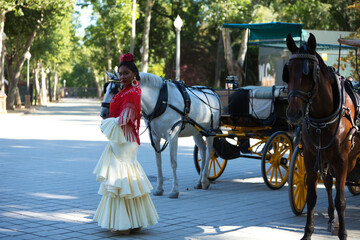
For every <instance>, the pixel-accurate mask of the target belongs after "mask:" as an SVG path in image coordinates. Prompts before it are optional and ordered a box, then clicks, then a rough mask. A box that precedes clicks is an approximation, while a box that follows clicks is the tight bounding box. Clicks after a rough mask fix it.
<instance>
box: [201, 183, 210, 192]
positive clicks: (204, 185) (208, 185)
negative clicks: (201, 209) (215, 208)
mask: <svg viewBox="0 0 360 240" xmlns="http://www.w3.org/2000/svg"><path fill="white" fill-rule="evenodd" d="M209 187H210V183H209V184H202V189H204V190H208V189H209Z"/></svg>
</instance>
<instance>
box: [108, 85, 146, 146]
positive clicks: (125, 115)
mask: <svg viewBox="0 0 360 240" xmlns="http://www.w3.org/2000/svg"><path fill="white" fill-rule="evenodd" d="M139 85H140V84H138V85H137V86H135V87H134V86H132V84H130V85H129V86H126V87H125V88H124V89H122V90H121V91H120V92H119V93H118V94H116V95H115V96H114V97H113V98H112V99H111V102H110V110H109V117H113V118H117V117H119V122H118V124H119V126H120V127H121V128H122V130H123V131H124V135H125V138H126V140H127V141H129V142H135V141H136V142H137V143H138V144H139V145H140V138H139V128H140V112H141V89H140V86H139Z"/></svg>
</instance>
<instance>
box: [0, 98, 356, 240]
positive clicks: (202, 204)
mask: <svg viewBox="0 0 360 240" xmlns="http://www.w3.org/2000/svg"><path fill="white" fill-rule="evenodd" d="M99 106H100V102H99V101H98V100H94V99H62V101H61V102H60V103H52V104H49V105H48V106H47V107H37V108H36V109H32V110H31V111H27V110H24V109H22V110H17V111H11V112H8V113H7V114H5V115H0V123H1V126H0V239H204V240H205V239H206V240H208V239H210V240H213V239H214V240H215V239H227V240H228V239H229V240H233V239H234V240H235V239H246V240H247V239H250V240H260V239H276V240H282V239H283V240H288V239H300V238H301V237H302V234H303V227H304V225H305V219H306V215H305V214H303V215H301V216H295V215H294V214H293V213H292V211H291V209H290V205H289V200H288V187H287V186H286V185H285V186H284V187H283V188H282V189H280V190H277V191H274V190H270V189H269V188H268V187H266V185H265V184H264V182H263V180H262V177H261V168H260V165H261V162H260V161H259V160H254V159H244V158H243V159H235V160H232V161H229V162H228V165H227V167H226V169H225V171H224V173H223V175H222V176H221V177H220V178H219V179H218V180H217V181H216V182H215V183H214V184H211V186H210V189H209V190H195V189H194V188H193V186H194V185H195V184H196V181H197V179H198V174H197V172H196V170H195V167H194V164H193V142H192V139H191V138H184V139H181V140H180V142H179V143H180V146H179V153H178V170H177V173H178V177H179V180H180V181H179V189H180V196H179V199H169V198H168V197H167V194H168V193H169V191H170V189H171V179H172V174H171V168H170V163H169V152H168V150H165V152H164V154H163V171H164V176H165V183H164V187H165V194H164V196H157V197H155V196H152V199H153V201H154V204H155V206H156V208H157V210H158V213H159V216H160V220H159V223H158V224H156V225H154V226H150V227H148V228H146V229H143V230H142V231H140V232H138V233H135V234H131V235H128V236H122V235H117V234H114V233H111V232H109V231H107V230H105V229H101V228H100V227H98V226H97V223H95V222H92V220H91V219H92V217H93V214H94V212H95V210H96V207H97V204H98V203H99V201H100V195H98V194H97V190H98V187H99V184H98V183H97V182H96V180H95V176H94V175H93V174H92V170H93V168H94V167H95V165H96V163H97V160H98V158H99V157H100V155H101V153H102V151H103V149H104V147H105V145H106V143H107V141H106V138H105V137H104V136H103V135H102V133H101V131H100V129H99V124H100V121H101V119H100V117H99V116H98V115H99ZM143 129H144V124H143V123H142V129H141V130H143ZM141 141H142V144H141V146H140V149H139V153H138V160H139V161H140V162H141V164H142V166H143V168H144V170H145V172H146V173H147V175H148V177H149V179H150V181H151V182H152V183H153V185H154V187H155V185H156V165H155V156H154V152H153V150H152V148H151V145H150V143H149V139H148V135H147V133H145V134H143V135H142V136H141ZM346 198H347V211H346V223H347V229H348V236H349V238H348V239H360V196H352V195H351V194H350V193H349V191H348V190H346ZM315 214H316V216H315V233H314V235H313V239H315V240H325V239H337V237H336V236H331V235H330V233H328V232H327V231H326V228H327V198H326V191H325V189H324V187H323V186H322V185H319V188H318V203H317V206H316V213H315Z"/></svg>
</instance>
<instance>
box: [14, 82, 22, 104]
mask: <svg viewBox="0 0 360 240" xmlns="http://www.w3.org/2000/svg"><path fill="white" fill-rule="evenodd" d="M15 108H21V96H20V91H19V87H16V94H15Z"/></svg>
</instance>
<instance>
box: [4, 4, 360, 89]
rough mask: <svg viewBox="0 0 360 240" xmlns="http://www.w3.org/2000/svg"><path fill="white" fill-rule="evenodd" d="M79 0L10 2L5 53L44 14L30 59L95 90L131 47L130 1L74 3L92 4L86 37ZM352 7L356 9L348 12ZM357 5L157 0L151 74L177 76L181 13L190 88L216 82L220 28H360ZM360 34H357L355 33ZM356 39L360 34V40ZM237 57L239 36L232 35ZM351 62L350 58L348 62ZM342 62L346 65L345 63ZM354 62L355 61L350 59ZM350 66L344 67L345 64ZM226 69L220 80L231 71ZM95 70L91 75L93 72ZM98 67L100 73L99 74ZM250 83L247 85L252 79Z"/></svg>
mask: <svg viewBox="0 0 360 240" xmlns="http://www.w3.org/2000/svg"><path fill="white" fill-rule="evenodd" d="M74 1H75V0H22V1H20V0H18V1H15V0H7V1H1V2H0V9H1V8H2V9H7V10H8V11H9V12H8V13H7V15H6V24H5V32H6V34H7V35H8V37H9V39H8V41H7V48H8V49H12V48H14V47H16V46H17V43H19V45H23V44H24V42H25V41H26V36H28V35H29V34H30V33H31V31H32V30H33V29H34V28H35V27H36V25H37V23H38V20H39V19H41V16H42V15H41V14H43V18H44V20H43V23H42V24H41V27H40V29H39V31H38V35H37V36H36V39H35V41H34V43H33V45H32V47H31V54H32V60H41V61H42V62H44V64H45V65H46V67H49V68H55V67H56V68H57V69H58V71H59V73H60V76H61V77H62V79H66V80H67V86H93V81H94V77H95V76H94V73H95V74H96V77H98V78H99V79H102V78H103V76H104V70H107V69H108V61H109V60H111V62H112V66H111V67H112V68H114V67H115V66H116V65H118V63H119V57H120V54H122V53H125V52H128V51H129V49H130V35H131V13H132V0H77V1H76V3H77V4H78V5H80V6H83V7H85V6H89V5H91V6H92V8H93V10H94V12H93V19H94V24H92V25H90V26H89V27H87V28H86V30H85V35H84V36H83V38H82V39H80V37H79V36H77V35H76V28H78V27H79V23H78V21H77V19H76V18H78V15H77V14H76V13H74V11H73V4H74ZM146 3H147V0H137V13H136V14H137V15H136V19H137V20H136V39H135V53H134V55H135V59H136V64H137V66H140V59H141V57H140V56H141V54H140V48H141V45H142V33H143V28H144V17H145V7H146ZM350 5H353V7H350V8H349V7H348V6H350ZM358 6H359V5H358V1H356V2H355V4H354V1H352V0H303V1H288V0H243V1H239V0H201V1H200V0H188V1H184V0H178V1H171V0H155V1H154V6H153V8H152V18H151V28H150V42H149V45H150V53H149V68H148V71H149V72H152V73H154V74H157V75H160V76H163V77H164V78H167V79H170V78H171V79H174V77H175V71H174V69H175V67H174V66H175V50H176V49H175V47H176V45H175V42H176V38H175V37H176V35H175V29H174V26H173V21H174V19H175V18H176V16H177V15H178V14H179V15H180V17H181V18H182V19H183V22H184V24H183V27H182V29H181V33H180V34H181V76H182V78H183V79H184V80H185V81H186V83H188V84H203V85H209V86H211V84H212V79H213V78H214V75H215V67H214V66H215V61H216V52H217V47H218V41H219V36H220V29H221V26H222V24H223V23H225V22H227V23H260V22H275V21H282V22H293V23H302V24H303V28H305V29H321V30H343V31H354V30H356V29H359V27H360V21H359V17H360V9H359V7H358ZM358 32H359V30H358ZM356 37H357V38H359V37H360V36H359V34H357V36H356ZM231 38H232V39H231V40H232V43H233V50H234V54H236V55H237V52H238V50H239V46H240V43H241V41H242V39H241V32H240V31H232V32H231ZM235 57H236V56H235ZM345 60H346V59H345ZM345 60H344V61H345ZM348 61H349V62H348V63H346V64H353V63H352V62H354V60H353V56H349V60H348ZM344 63H345V62H344ZM224 65H225V64H224V61H223V66H222V78H223V79H224V78H225V75H226V72H227V71H226V69H225V66H224ZM248 65H251V69H250V68H249V67H248V69H250V71H248V76H250V78H251V76H253V79H255V78H256V77H257V74H256V71H257V49H252V48H249V59H248ZM89 69H91V71H89ZM94 70H95V71H94ZM253 79H252V78H251V79H249V81H253Z"/></svg>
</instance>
